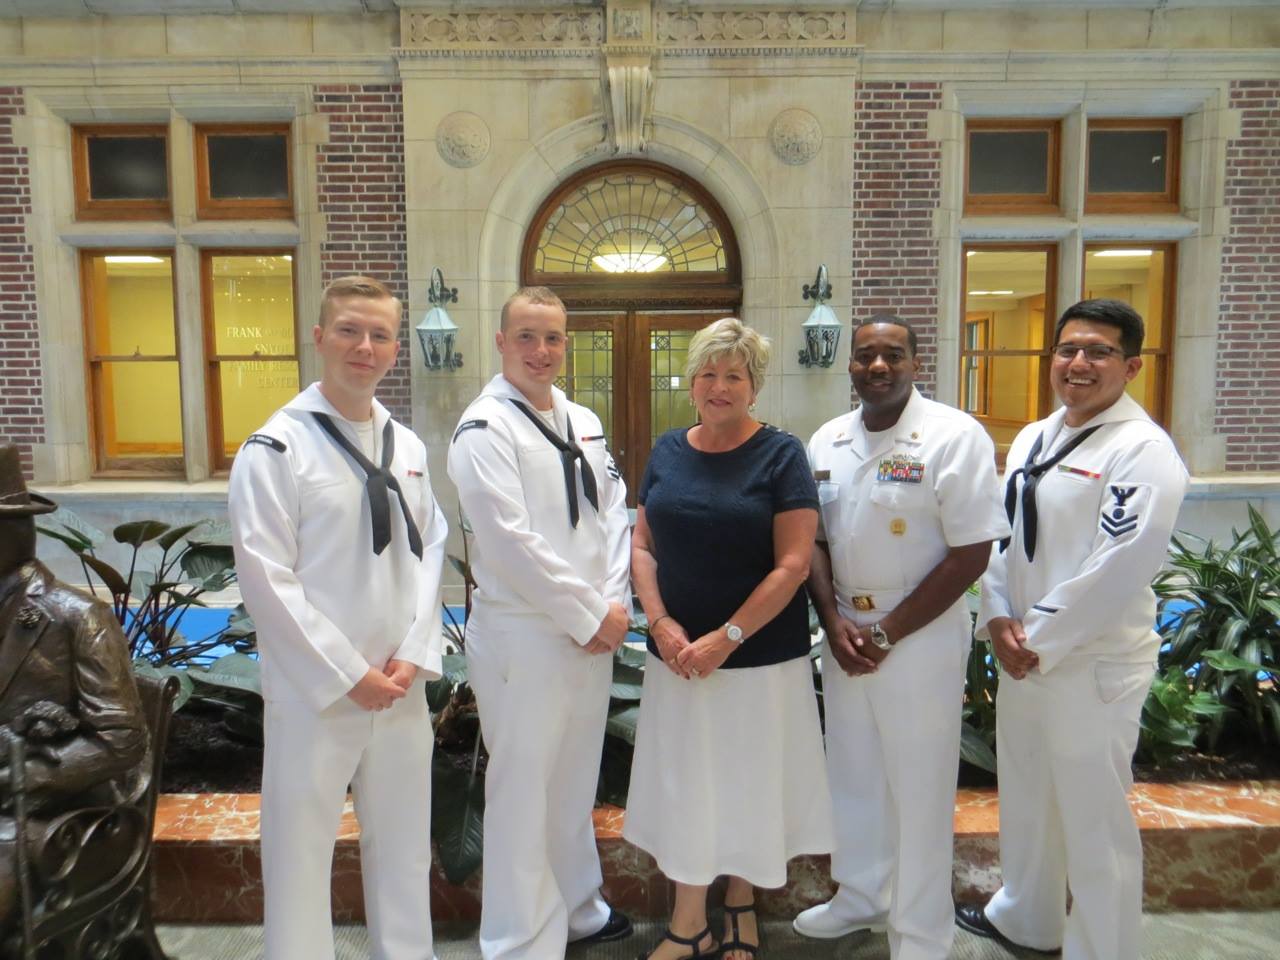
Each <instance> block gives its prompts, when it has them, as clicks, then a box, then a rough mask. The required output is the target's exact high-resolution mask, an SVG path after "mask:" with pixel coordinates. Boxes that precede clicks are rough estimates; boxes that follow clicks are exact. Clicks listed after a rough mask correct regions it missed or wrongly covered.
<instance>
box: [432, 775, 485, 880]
mask: <svg viewBox="0 0 1280 960" xmlns="http://www.w3.org/2000/svg"><path fill="white" fill-rule="evenodd" d="M431 798H432V803H431V834H432V836H433V837H435V841H436V853H437V854H438V856H439V860H440V867H441V869H442V870H443V871H444V875H445V877H446V878H447V879H448V881H449V882H450V883H452V884H455V885H457V884H462V883H464V882H465V881H466V880H467V878H468V877H470V876H471V874H473V873H475V871H476V870H478V869H479V867H480V861H481V858H482V857H483V855H484V781H483V780H482V779H481V778H479V777H473V776H472V775H471V772H470V771H469V770H466V769H461V768H458V767H453V766H450V765H449V764H448V762H447V761H443V760H442V758H441V757H440V756H439V754H437V761H436V763H435V764H434V765H433V770H432V785H431ZM424 802H425V801H424Z"/></svg>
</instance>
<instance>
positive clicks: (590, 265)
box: [533, 172, 728, 274]
mask: <svg viewBox="0 0 1280 960" xmlns="http://www.w3.org/2000/svg"><path fill="white" fill-rule="evenodd" d="M533 267H534V270H535V271H537V272H539V273H561V274H563V273H596V274H608V273H662V272H667V273H686V272H696V273H726V272H727V271H728V266H727V258H726V256H725V249H724V242H723V240H722V238H721V236H720V229H719V227H718V226H717V225H716V223H715V221H714V220H713V219H712V217H711V215H710V213H709V211H708V210H707V209H706V208H705V207H704V206H702V205H701V204H700V203H698V201H697V200H696V199H695V198H694V197H693V196H692V195H691V194H690V193H689V191H688V190H686V189H685V188H684V187H682V186H681V185H679V184H678V183H674V182H673V181H671V180H669V179H666V178H665V177H662V176H660V175H657V174H653V173H647V172H620V173H610V174H605V175H604V176H601V177H598V178H596V179H594V180H590V181H588V182H586V183H584V184H582V185H581V186H579V187H576V188H575V189H573V190H572V191H571V192H570V193H569V194H568V195H567V196H565V197H564V199H563V200H562V201H561V202H560V204H559V205H558V206H557V207H556V208H555V210H554V211H552V213H551V216H550V217H549V218H548V220H547V223H546V226H545V227H544V228H543V230H542V236H541V237H539V239H538V247H537V250H536V251H535V253H534V263H533Z"/></svg>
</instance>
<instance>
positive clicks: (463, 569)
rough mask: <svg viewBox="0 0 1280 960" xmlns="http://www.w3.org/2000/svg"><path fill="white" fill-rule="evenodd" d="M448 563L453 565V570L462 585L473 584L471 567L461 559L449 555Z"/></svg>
mask: <svg viewBox="0 0 1280 960" xmlns="http://www.w3.org/2000/svg"><path fill="white" fill-rule="evenodd" d="M449 563H451V564H452V565H453V569H454V570H456V571H457V572H458V576H460V577H462V582H463V583H474V582H475V581H473V580H472V579H471V567H470V566H469V565H468V564H467V562H466V561H465V560H463V559H462V558H461V557H455V556H454V555H453V554H452V553H451V554H449Z"/></svg>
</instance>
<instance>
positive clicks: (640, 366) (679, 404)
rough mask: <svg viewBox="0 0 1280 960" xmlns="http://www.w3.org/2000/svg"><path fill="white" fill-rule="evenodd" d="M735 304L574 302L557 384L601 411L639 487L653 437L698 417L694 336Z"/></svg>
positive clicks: (632, 488)
mask: <svg viewBox="0 0 1280 960" xmlns="http://www.w3.org/2000/svg"><path fill="white" fill-rule="evenodd" d="M731 315H732V311H730V310H720V311H714V310H713V311H707V310H671V309H667V310H644V309H639V308H634V309H631V308H617V309H610V310H575V309H574V308H573V307H572V306H570V308H569V344H568V348H567V349H566V351H565V364H564V371H563V374H562V376H561V380H560V382H559V386H560V387H561V388H562V389H563V390H564V391H565V394H566V395H567V396H568V397H569V399H571V400H573V401H575V402H577V403H580V404H582V405H583V406H585V407H589V408H590V409H592V410H594V411H595V413H596V415H597V416H599V417H600V422H601V423H603V424H604V428H605V431H606V434H607V435H608V440H609V450H610V451H611V452H612V453H613V458H614V460H615V461H616V462H617V464H618V468H619V470H621V472H622V476H623V479H625V480H626V483H627V503H628V505H629V506H635V503H636V492H637V491H638V490H639V488H640V479H641V477H643V476H644V468H645V464H647V463H648V461H649V451H650V450H652V449H653V444H654V441H655V440H657V439H658V437H660V436H661V435H662V434H663V433H665V432H666V431H668V430H670V429H672V428H675V427H688V426H692V425H693V424H694V423H695V422H696V419H697V418H696V415H695V413H694V410H693V406H692V404H690V402H689V384H688V381H687V380H686V379H685V371H684V365H685V358H686V357H687V355H688V351H689V341H690V340H691V339H692V338H693V335H694V334H695V333H696V332H697V331H698V330H701V329H702V328H703V327H705V326H706V325H707V324H709V323H711V322H712V321H713V320H718V319H719V318H720V317H727V316H731Z"/></svg>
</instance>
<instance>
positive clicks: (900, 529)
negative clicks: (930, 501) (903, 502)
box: [889, 517, 907, 537]
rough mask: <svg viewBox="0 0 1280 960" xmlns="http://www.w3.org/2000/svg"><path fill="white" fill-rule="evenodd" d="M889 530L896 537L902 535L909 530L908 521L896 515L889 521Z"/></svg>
mask: <svg viewBox="0 0 1280 960" xmlns="http://www.w3.org/2000/svg"><path fill="white" fill-rule="evenodd" d="M889 532H890V533H892V534H893V535H894V536H895V537H900V536H902V535H903V534H904V533H906V532H907V521H905V520H903V519H902V518H901V517H894V518H893V519H892V520H890V521H889Z"/></svg>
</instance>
